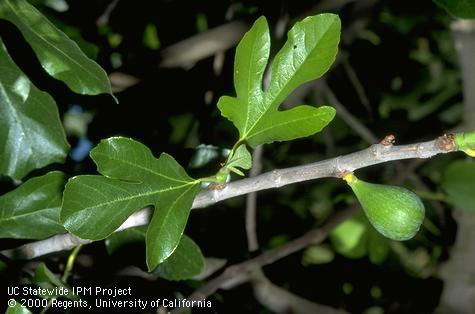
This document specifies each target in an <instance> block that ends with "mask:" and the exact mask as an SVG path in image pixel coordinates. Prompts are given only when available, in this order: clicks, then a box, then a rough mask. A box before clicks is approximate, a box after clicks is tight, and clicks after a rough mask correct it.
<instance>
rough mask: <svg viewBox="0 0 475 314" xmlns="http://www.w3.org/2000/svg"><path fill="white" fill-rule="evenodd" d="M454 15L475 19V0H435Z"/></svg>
mask: <svg viewBox="0 0 475 314" xmlns="http://www.w3.org/2000/svg"><path fill="white" fill-rule="evenodd" d="M434 2H435V3H437V4H438V5H439V6H441V7H442V8H444V9H445V10H447V12H449V13H450V14H452V15H453V16H456V17H459V18H462V19H475V0H434Z"/></svg>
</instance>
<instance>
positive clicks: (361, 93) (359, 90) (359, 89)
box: [341, 56, 371, 111]
mask: <svg viewBox="0 0 475 314" xmlns="http://www.w3.org/2000/svg"><path fill="white" fill-rule="evenodd" d="M341 64H342V65H343V69H344V70H345V72H346V75H348V79H349V80H350V82H351V84H352V85H353V88H354V89H355V91H356V94H357V95H358V98H359V99H360V101H361V103H362V104H363V106H365V107H366V109H367V110H368V111H371V105H370V103H369V100H368V96H366V92H365V90H364V87H363V84H361V81H360V79H359V78H358V75H357V74H356V71H355V69H354V68H353V67H352V66H351V64H350V61H348V56H346V57H344V58H342V60H341Z"/></svg>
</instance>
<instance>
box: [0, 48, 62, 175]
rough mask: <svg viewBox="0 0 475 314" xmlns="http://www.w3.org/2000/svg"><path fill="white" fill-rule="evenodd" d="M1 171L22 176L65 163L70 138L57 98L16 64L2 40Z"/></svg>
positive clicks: (0, 68) (0, 69)
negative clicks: (30, 78)
mask: <svg viewBox="0 0 475 314" xmlns="http://www.w3.org/2000/svg"><path fill="white" fill-rule="evenodd" d="M0 73H1V75H0V174H3V175H7V176H10V177H12V178H14V179H21V178H22V177H24V176H25V175H26V174H28V173H29V172H30V171H32V170H33V169H37V168H41V167H44V166H46V165H48V164H51V163H53V162H63V161H64V159H65V158H66V154H67V151H68V149H69V144H68V142H67V141H66V136H65V134H64V130H63V127H62V125H61V121H60V119H59V114H58V109H57V108H56V103H55V102H54V100H53V98H52V97H51V96H50V95H48V94H47V93H44V92H42V91H40V90H39V89H37V88H36V87H35V86H34V85H33V83H32V82H31V81H30V80H29V79H28V77H27V76H26V75H25V74H24V73H23V72H22V71H21V70H20V69H19V68H18V67H17V66H16V64H15V63H14V62H13V60H12V59H11V57H10V55H9V54H8V52H7V50H6V48H5V45H4V44H3V42H2V40H1V39H0Z"/></svg>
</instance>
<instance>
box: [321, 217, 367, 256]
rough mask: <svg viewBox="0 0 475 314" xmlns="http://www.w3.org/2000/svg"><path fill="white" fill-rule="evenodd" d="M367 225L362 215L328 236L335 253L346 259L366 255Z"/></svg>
mask: <svg viewBox="0 0 475 314" xmlns="http://www.w3.org/2000/svg"><path fill="white" fill-rule="evenodd" d="M368 227H369V226H368V223H367V222H366V219H365V218H364V216H363V215H362V214H358V216H356V217H353V218H351V219H348V220H347V221H345V222H344V223H342V224H341V225H339V226H338V227H337V228H335V230H333V231H332V233H331V234H330V240H331V242H332V244H333V247H334V248H335V251H336V252H337V253H339V254H341V255H343V256H345V257H348V258H361V257H363V256H365V255H366V253H367V240H368Z"/></svg>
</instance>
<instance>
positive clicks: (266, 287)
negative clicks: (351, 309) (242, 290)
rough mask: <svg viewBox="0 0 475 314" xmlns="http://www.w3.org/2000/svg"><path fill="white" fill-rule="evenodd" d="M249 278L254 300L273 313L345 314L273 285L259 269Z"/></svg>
mask: <svg viewBox="0 0 475 314" xmlns="http://www.w3.org/2000/svg"><path fill="white" fill-rule="evenodd" d="M251 278H252V279H251V282H252V286H253V288H254V295H255V296H256V299H257V300H258V301H259V303H261V304H262V305H264V306H265V307H266V308H267V309H269V310H271V311H272V312H274V313H293V314H308V313H319V314H342V313H346V312H344V311H341V310H337V309H334V308H332V307H329V306H326V305H321V304H317V303H314V302H311V301H309V300H307V299H304V298H302V297H300V296H298V295H295V294H293V293H291V292H289V291H287V290H285V289H283V288H281V287H279V286H277V285H275V284H273V283H272V282H271V281H270V280H269V279H267V277H266V276H265V275H264V273H263V272H262V270H261V269H257V270H256V271H254V272H253V273H252V276H251Z"/></svg>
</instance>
